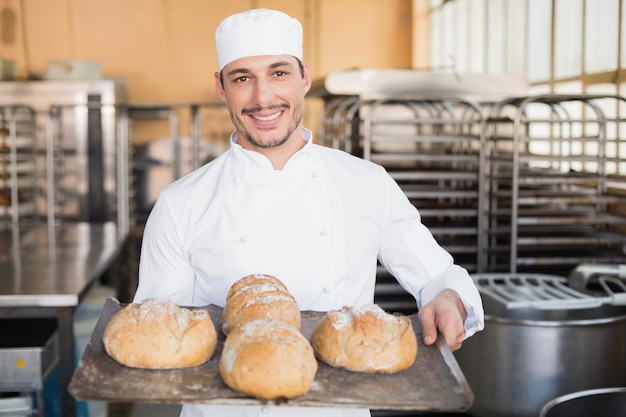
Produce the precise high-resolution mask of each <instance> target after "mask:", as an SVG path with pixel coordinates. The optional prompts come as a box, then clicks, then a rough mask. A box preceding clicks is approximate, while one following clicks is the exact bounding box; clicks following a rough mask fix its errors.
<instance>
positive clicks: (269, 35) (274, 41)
mask: <svg viewBox="0 0 626 417" xmlns="http://www.w3.org/2000/svg"><path fill="white" fill-rule="evenodd" d="M215 49H216V51H217V65H218V66H219V69H220V71H221V70H222V69H223V68H224V67H225V66H226V65H228V64H229V63H231V62H233V61H234V60H236V59H239V58H244V57H248V56H257V55H293V56H295V57H296V58H298V59H300V60H302V25H301V24H300V22H299V21H298V20H297V19H294V18H292V17H290V16H289V15H287V14H285V13H283V12H279V11H277V10H269V9H253V10H248V11H246V12H243V13H238V14H235V15H232V16H230V17H227V18H226V19H224V20H223V21H222V23H220V25H219V26H218V28H217V31H216V32H215Z"/></svg>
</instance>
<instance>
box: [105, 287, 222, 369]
mask: <svg viewBox="0 0 626 417" xmlns="http://www.w3.org/2000/svg"><path fill="white" fill-rule="evenodd" d="M102 341H103V343H104V348H105V350H106V352H107V353H108V354H109V355H110V356H111V357H112V358H113V359H115V360H116V361H117V362H119V363H121V364H122V365H126V366H129V367H133V368H150V369H167V368H184V367H190V366H197V365H200V364H202V363H204V362H206V361H208V360H209V359H210V358H211V356H212V355H213V352H214V351H215V347H216V345H217V331H216V329H215V326H214V325H213V321H212V320H211V317H210V315H209V313H208V311H206V310H200V309H189V308H184V307H179V306H178V305H176V304H175V303H173V302H171V301H169V300H164V299H147V300H144V301H143V302H142V303H132V304H128V305H126V306H124V307H123V308H122V309H120V310H119V311H118V312H117V313H115V314H114V315H113V316H112V317H111V320H110V321H109V322H108V323H107V326H106V328H105V330H104V333H103V335H102Z"/></svg>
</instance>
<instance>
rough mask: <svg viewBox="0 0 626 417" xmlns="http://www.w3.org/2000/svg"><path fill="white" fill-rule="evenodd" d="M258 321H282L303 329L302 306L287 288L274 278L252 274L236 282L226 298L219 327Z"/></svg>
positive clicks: (226, 328)
mask: <svg viewBox="0 0 626 417" xmlns="http://www.w3.org/2000/svg"><path fill="white" fill-rule="evenodd" d="M258 319H273V320H279V321H282V322H284V323H287V324H289V325H290V326H293V327H295V328H296V329H298V330H300V324H301V317H300V307H299V306H298V303H297V301H296V299H295V298H294V297H293V295H291V294H290V293H289V291H288V290H287V287H285V285H284V284H283V283H282V282H280V281H279V280H278V279H277V278H275V277H273V276H271V275H262V274H256V275H249V276H246V277H243V278H241V279H240V280H239V281H237V282H235V283H234V284H233V285H232V286H231V288H230V290H229V292H228V295H227V298H226V305H225V306H224V313H223V315H222V320H221V322H220V327H221V329H222V331H223V332H224V334H226V335H227V334H229V333H230V332H231V331H232V330H233V329H234V328H235V327H237V326H240V325H242V324H243V323H247V322H249V321H253V320H258Z"/></svg>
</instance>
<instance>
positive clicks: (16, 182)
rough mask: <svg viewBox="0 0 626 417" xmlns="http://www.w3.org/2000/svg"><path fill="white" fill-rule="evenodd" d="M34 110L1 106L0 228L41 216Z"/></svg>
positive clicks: (10, 226)
mask: <svg viewBox="0 0 626 417" xmlns="http://www.w3.org/2000/svg"><path fill="white" fill-rule="evenodd" d="M36 129H37V128H36V115H35V111H34V110H33V109H32V108H31V107H28V106H22V105H6V106H0V229H9V228H12V227H17V226H19V225H20V224H24V223H29V222H30V223H32V222H34V221H37V219H38V210H37V207H38V203H39V201H38V200H39V193H38V177H39V174H38V169H37V166H38V164H37V154H38V145H37V138H36Z"/></svg>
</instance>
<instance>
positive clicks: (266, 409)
mask: <svg viewBox="0 0 626 417" xmlns="http://www.w3.org/2000/svg"><path fill="white" fill-rule="evenodd" d="M261 412H262V413H265V414H267V413H269V412H270V409H269V408H267V407H261Z"/></svg>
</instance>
